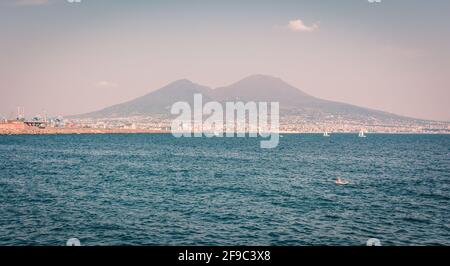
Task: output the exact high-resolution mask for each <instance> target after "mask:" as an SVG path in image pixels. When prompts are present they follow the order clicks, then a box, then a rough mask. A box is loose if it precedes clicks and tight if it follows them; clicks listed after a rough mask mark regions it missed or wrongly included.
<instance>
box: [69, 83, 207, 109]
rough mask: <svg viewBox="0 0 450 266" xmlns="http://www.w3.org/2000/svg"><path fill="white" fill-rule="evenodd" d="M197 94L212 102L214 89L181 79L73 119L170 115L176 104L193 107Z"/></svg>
mask: <svg viewBox="0 0 450 266" xmlns="http://www.w3.org/2000/svg"><path fill="white" fill-rule="evenodd" d="M196 93H201V94H202V95H203V99H204V101H211V100H212V99H211V98H210V97H208V95H211V94H212V89H210V88H208V87H205V86H201V85H198V84H195V83H193V82H191V81H189V80H187V79H181V80H178V81H175V82H172V83H170V84H169V85H167V86H165V87H163V88H161V89H159V90H156V91H154V92H151V93H148V94H146V95H144V96H142V97H139V98H136V99H134V100H131V101H128V102H125V103H121V104H117V105H113V106H110V107H107V108H104V109H102V110H99V111H96V112H92V113H87V114H82V115H76V116H73V117H75V118H111V117H127V116H139V115H151V114H170V108H171V106H172V104H173V103H175V102H178V101H186V102H188V103H190V104H191V105H192V104H193V95H194V94H196Z"/></svg>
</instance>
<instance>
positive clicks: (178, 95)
mask: <svg viewBox="0 0 450 266" xmlns="http://www.w3.org/2000/svg"><path fill="white" fill-rule="evenodd" d="M195 93H201V94H202V95H203V102H207V101H218V102H225V101H245V102H248V101H266V102H274V101H277V102H279V103H280V115H281V116H283V115H302V116H308V117H311V119H314V118H315V117H316V118H317V119H320V117H330V116H338V117H346V118H353V119H371V118H373V119H381V120H386V119H389V120H392V119H401V120H416V121H419V120H421V121H423V120H422V119H416V118H411V117H406V116H400V115H396V114H392V113H389V112H385V111H380V110H375V109H370V108H365V107H360V106H356V105H352V104H347V103H342V102H336V101H330V100H324V99H320V98H317V97H314V96H311V95H309V94H307V93H305V92H303V91H302V90H300V89H298V88H296V87H294V86H292V85H290V84H288V83H286V82H285V81H283V80H282V79H280V78H277V77H273V76H268V75H261V74H258V75H251V76H248V77H245V78H243V79H241V80H239V81H237V82H234V83H232V84H231V85H228V86H223V87H217V88H215V89H212V88H210V87H207V86H203V85H200V84H197V83H194V82H192V81H190V80H188V79H179V80H176V81H174V82H171V83H169V84H168V85H166V86H164V87H162V88H160V89H157V90H155V91H152V92H149V93H147V94H145V95H143V96H141V97H137V98H135V99H133V100H130V101H127V102H123V103H120V104H116V105H112V106H109V107H106V108H103V109H100V110H98V111H94V112H89V113H85V114H80V115H73V116H70V117H72V118H114V117H127V116H150V115H155V114H162V115H170V107H171V105H172V104H173V103H175V102H178V101H185V102H188V103H189V104H191V106H192V105H193V95H194V94H195Z"/></svg>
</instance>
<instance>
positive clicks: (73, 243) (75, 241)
mask: <svg viewBox="0 0 450 266" xmlns="http://www.w3.org/2000/svg"><path fill="white" fill-rule="evenodd" d="M66 245H67V246H69V247H79V246H81V242H80V240H78V238H71V239H69V240H67V243H66Z"/></svg>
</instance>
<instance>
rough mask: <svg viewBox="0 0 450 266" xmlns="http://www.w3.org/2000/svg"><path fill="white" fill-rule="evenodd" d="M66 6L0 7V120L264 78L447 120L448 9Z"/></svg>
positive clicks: (389, 0) (412, 2) (418, 4)
mask: <svg viewBox="0 0 450 266" xmlns="http://www.w3.org/2000/svg"><path fill="white" fill-rule="evenodd" d="M71 1H72V0H1V1H0V117H1V116H3V117H7V118H13V117H15V113H16V112H17V111H16V110H17V107H18V106H21V107H24V108H25V112H26V115H27V116H34V115H37V114H39V113H43V112H45V113H47V114H49V115H71V114H80V113H85V112H90V111H94V110H98V109H101V108H103V107H106V106H109V105H113V104H117V103H121V102H124V101H127V100H131V99H133V98H136V97H139V96H142V95H144V94H146V93H149V92H151V91H153V90H156V89H158V88H161V87H163V86H165V85H167V84H168V83H170V82H173V81H175V80H178V79H182V78H187V79H189V80H191V81H193V82H195V83H199V84H202V85H206V86H210V87H212V88H215V87H220V86H226V85H230V84H231V83H234V82H236V81H238V80H240V79H242V78H244V77H246V76H249V75H252V74H266V75H272V76H276V77H279V78H281V79H283V80H285V81H286V82H288V83H289V84H291V85H293V86H295V87H297V88H299V89H301V90H302V91H304V92H306V93H308V94H311V95H313V96H316V97H319V98H324V99H328V100H334V101H340V102H345V103H350V104H355V105H358V106H363V107H368V108H373V109H378V110H383V111H388V112H392V113H395V114H400V115H405V116H410V117H415V118H424V119H432V120H446V121H450V104H449V100H450V75H449V74H450V27H449V25H450V16H449V13H450V1H447V0H430V1H424V0H420V1H419V0H382V1H381V2H380V3H370V2H369V1H368V0H341V1H336V0H310V1H300V0H297V1H289V0H281V1H280V0H278V1H275V0H273V1H266V0H261V1H257V0H244V1H242V0H241V1H237V0H228V1H218V0H203V1H194V0H192V1H191V0H179V1H172V0H166V1H156V0H155V1H151V0H80V2H79V3H71ZM74 1H75V0H74Z"/></svg>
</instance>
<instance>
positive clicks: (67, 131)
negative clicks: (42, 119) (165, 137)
mask: <svg viewBox="0 0 450 266" xmlns="http://www.w3.org/2000/svg"><path fill="white" fill-rule="evenodd" d="M89 134H172V132H171V131H170V130H158V129H96V128H45V129H39V128H27V129H0V136H6V135H89ZM279 134H280V135H283V134H284V135H290V134H323V132H308V131H305V132H301V131H298V132H297V131H296V132H293V131H289V132H285V131H281V132H279ZM330 134H331V135H333V134H358V132H353V131H345V132H344V131H343V132H330ZM367 134H387V135H411V134H416V135H449V134H450V132H413V131H411V132H376V131H374V132H367Z"/></svg>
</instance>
